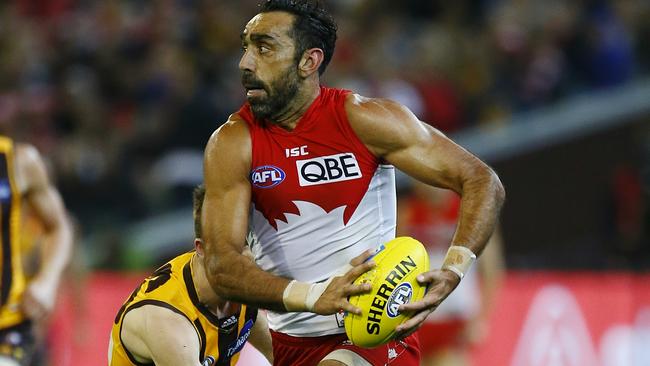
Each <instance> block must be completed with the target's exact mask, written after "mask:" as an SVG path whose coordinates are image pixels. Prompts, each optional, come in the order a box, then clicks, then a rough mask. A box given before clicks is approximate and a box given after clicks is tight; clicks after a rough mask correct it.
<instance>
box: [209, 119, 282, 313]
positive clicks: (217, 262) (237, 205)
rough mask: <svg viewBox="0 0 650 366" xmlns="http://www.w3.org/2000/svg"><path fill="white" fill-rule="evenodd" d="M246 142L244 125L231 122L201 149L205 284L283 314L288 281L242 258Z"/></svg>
mask: <svg viewBox="0 0 650 366" xmlns="http://www.w3.org/2000/svg"><path fill="white" fill-rule="evenodd" d="M250 165H251V141H250V137H249V133H248V127H247V126H246V125H245V122H244V121H241V120H238V119H235V118H233V117H231V120H229V121H228V122H227V123H226V124H224V125H223V126H222V127H221V128H219V130H217V131H216V132H215V133H214V134H213V135H212V137H211V138H210V141H209V142H208V145H207V147H206V149H205V160H204V168H203V169H204V181H205V189H206V191H205V199H204V201H203V214H204V215H205V216H204V220H203V230H204V234H203V235H204V241H205V254H206V255H205V266H206V270H207V274H208V280H209V282H210V285H211V286H212V288H213V289H214V290H215V292H216V293H217V294H218V295H219V296H221V297H222V298H224V299H228V300H231V301H237V302H244V303H247V304H249V305H253V306H256V307H259V308H265V309H272V310H280V311H282V310H284V306H283V303H282V292H283V291H284V288H285V287H286V286H287V284H288V283H289V280H287V279H285V278H281V277H277V276H273V275H271V274H269V273H267V272H264V271H262V270H261V269H260V268H258V267H257V266H256V265H255V264H254V263H253V262H252V261H251V260H250V259H249V258H246V257H245V256H244V255H242V250H243V247H244V245H245V237H246V233H247V231H248V214H249V210H250V204H251V186H250V183H249V180H248V174H249V171H250Z"/></svg>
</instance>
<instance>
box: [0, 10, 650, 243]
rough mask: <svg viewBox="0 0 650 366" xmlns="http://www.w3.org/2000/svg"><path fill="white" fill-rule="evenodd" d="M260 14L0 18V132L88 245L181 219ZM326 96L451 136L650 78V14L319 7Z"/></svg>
mask: <svg viewBox="0 0 650 366" xmlns="http://www.w3.org/2000/svg"><path fill="white" fill-rule="evenodd" d="M258 2H259V1H258V0H239V1H221V0H160V1H137V0H121V1H120V0H102V1H100V0H14V1H7V2H2V4H1V5H0V128H2V129H3V130H5V131H7V132H6V133H8V134H9V135H11V136H14V137H15V138H16V139H17V140H23V141H29V142H31V143H33V144H35V145H36V146H37V147H38V148H39V150H40V151H41V153H42V154H43V155H44V156H45V157H46V159H47V160H48V162H49V163H50V164H51V168H52V169H51V170H52V172H53V174H54V175H55V177H56V180H57V185H58V186H59V188H60V189H61V191H62V194H63V195H64V198H65V200H66V203H67V205H68V207H69V209H70V210H71V212H72V213H73V214H74V215H75V216H76V217H77V218H78V219H79V221H80V222H81V224H82V227H83V228H84V230H85V231H86V232H88V231H94V230H99V229H100V228H114V227H119V226H120V225H124V224H128V223H130V222H133V221H136V220H139V219H142V218H145V217H148V216H150V215H152V214H156V213H160V212H164V211H166V210H169V209H172V208H176V207H179V206H187V205H189V202H190V201H189V197H190V195H189V192H190V190H191V187H192V186H193V185H194V184H196V183H198V182H200V181H201V179H202V171H201V169H202V150H203V146H204V145H205V143H206V141H207V139H208V138H209V136H210V134H211V133H212V131H214V130H215V129H216V128H217V127H218V126H219V125H220V124H221V123H223V121H225V120H226V119H227V117H228V115H229V114H230V113H232V112H234V111H236V110H237V109H238V108H239V106H240V105H241V103H242V101H243V100H244V98H243V97H244V93H243V91H242V88H241V86H240V83H239V72H238V69H237V63H238V59H239V56H240V54H241V51H240V44H239V42H240V41H239V34H240V32H241V31H242V29H243V27H244V25H245V23H246V22H247V21H248V19H249V18H250V17H251V16H252V15H253V14H255V13H256V7H257V3H258ZM326 3H328V4H329V6H330V7H331V9H332V10H333V12H334V14H335V16H336V18H337V20H338V22H339V41H338V43H337V50H336V54H335V58H334V61H333V62H332V64H331V66H330V67H329V69H328V71H327V73H326V74H325V80H324V82H325V83H326V84H328V85H332V86H338V87H345V88H350V89H353V90H355V91H357V92H359V93H361V94H364V95H366V96H383V97H388V98H392V99H395V100H397V101H400V102H402V103H404V104H406V105H407V106H409V107H410V108H411V109H412V110H413V111H414V112H415V113H416V114H417V115H418V116H420V117H421V119H423V120H425V121H427V122H430V123H432V124H433V125H434V126H436V127H438V128H440V129H441V130H443V131H445V132H448V133H453V132H456V131H459V130H461V129H464V128H467V127H470V126H474V125H478V124H494V123H497V122H499V121H506V120H507V119H508V116H510V115H512V114H514V113H519V112H522V111H528V110H531V109H534V108H537V107H540V106H544V105H548V104H550V103H553V102H555V101H557V100H559V99H561V98H564V97H566V96H569V95H575V94H578V93H584V92H588V91H591V90H595V89H600V88H608V87H612V86H617V85H621V84H624V83H626V82H628V81H630V80H632V79H634V78H636V77H639V76H640V75H645V74H648V73H649V72H650V4H649V3H648V2H647V1H634V0H615V1H614V0H613V1H588V0H582V1H568V0H565V1H561V0H544V1H542V0H537V1H535V0H501V1H499V0H463V1H460V0H459V1H453V2H449V1H442V0H437V1H422V0H402V1H393V0H328V1H326Z"/></svg>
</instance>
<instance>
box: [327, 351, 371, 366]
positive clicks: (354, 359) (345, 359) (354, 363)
mask: <svg viewBox="0 0 650 366" xmlns="http://www.w3.org/2000/svg"><path fill="white" fill-rule="evenodd" d="M325 360H332V361H338V362H342V363H344V364H346V365H347V366H372V365H371V364H370V362H368V361H366V359H365V358H363V357H361V356H359V355H358V354H356V353H354V352H353V351H350V350H349V349H337V350H334V351H332V352H330V353H329V354H328V355H327V356H325V357H324V358H323V359H322V360H321V361H325Z"/></svg>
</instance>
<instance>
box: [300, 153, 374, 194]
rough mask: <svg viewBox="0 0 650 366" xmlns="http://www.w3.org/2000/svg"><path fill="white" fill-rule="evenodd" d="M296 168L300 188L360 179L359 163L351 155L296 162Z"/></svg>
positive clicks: (345, 154)
mask: <svg viewBox="0 0 650 366" xmlns="http://www.w3.org/2000/svg"><path fill="white" fill-rule="evenodd" d="M296 167H297V168H298V179H299V183H300V186H301V187H306V186H313V185H316V184H327V183H335V182H342V181H346V180H352V179H359V178H361V177H362V174H361V169H360V168H359V163H358V162H357V158H356V157H355V156H354V154H353V153H343V154H336V155H328V156H320V157H317V158H313V159H308V160H297V161H296Z"/></svg>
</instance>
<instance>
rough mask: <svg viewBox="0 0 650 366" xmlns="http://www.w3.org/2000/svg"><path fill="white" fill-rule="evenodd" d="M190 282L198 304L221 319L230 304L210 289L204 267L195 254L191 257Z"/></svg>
mask: <svg viewBox="0 0 650 366" xmlns="http://www.w3.org/2000/svg"><path fill="white" fill-rule="evenodd" d="M190 268H191V270H192V282H193V283H194V288H195V289H196V294H197V296H198V297H199V302H200V303H201V304H203V305H205V307H207V308H208V310H210V312H211V313H213V314H214V315H216V316H218V317H223V316H225V315H230V314H227V313H228V312H229V311H228V310H229V308H230V302H228V301H225V300H223V299H221V298H220V297H219V296H218V295H217V294H216V293H215V292H214V290H213V289H212V287H211V286H210V283H208V279H207V277H206V273H205V267H203V263H202V261H201V258H199V257H198V255H197V254H194V256H192V264H191V266H190Z"/></svg>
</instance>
